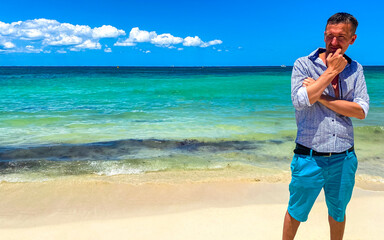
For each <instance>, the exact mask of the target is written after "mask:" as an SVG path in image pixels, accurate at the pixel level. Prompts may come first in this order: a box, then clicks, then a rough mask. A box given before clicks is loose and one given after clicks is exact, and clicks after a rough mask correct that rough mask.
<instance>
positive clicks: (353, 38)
mask: <svg viewBox="0 0 384 240" xmlns="http://www.w3.org/2000/svg"><path fill="white" fill-rule="evenodd" d="M356 38H357V35H356V34H354V35H353V36H352V39H351V42H350V43H349V45H352V44H353V43H354V42H355V41H356Z"/></svg>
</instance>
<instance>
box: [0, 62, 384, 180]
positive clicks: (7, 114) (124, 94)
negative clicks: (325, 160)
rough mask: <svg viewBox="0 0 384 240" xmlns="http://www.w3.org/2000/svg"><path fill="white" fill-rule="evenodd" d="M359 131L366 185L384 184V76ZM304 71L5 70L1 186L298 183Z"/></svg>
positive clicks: (373, 79)
mask: <svg viewBox="0 0 384 240" xmlns="http://www.w3.org/2000/svg"><path fill="white" fill-rule="evenodd" d="M364 69H365V77H366V82H367V86H368V92H369V95H370V112H369V115H368V117H367V119H365V120H357V119H354V120H353V123H354V126H355V145H356V153H357V155H358V159H359V169H358V177H357V178H358V180H360V181H365V182H368V183H383V184H384V147H383V146H384V145H383V143H384V121H383V119H384V98H383V97H382V96H383V95H384V67H373V66H367V67H365V68H364ZM291 71H292V67H119V68H117V67H0V96H1V97H0V182H35V181H38V182H40V181H49V180H52V179H57V178H70V177H73V176H76V177H82V176H84V177H85V176H88V177H89V176H117V175H119V176H121V175H124V176H135V177H136V178H137V177H139V178H140V176H145V174H148V173H156V172H172V171H195V170H198V171H202V172H204V171H214V172H217V173H220V171H221V170H225V169H227V170H228V169H232V170H234V171H237V172H238V173H239V174H240V175H241V172H242V171H244V172H247V171H248V170H250V169H251V173H252V174H251V176H252V177H254V178H255V179H258V180H267V181H279V180H281V179H284V178H286V177H287V176H288V177H289V172H290V168H289V165H290V161H291V158H292V155H293V153H292V150H293V148H294V139H295V136H296V123H295V118H294V108H293V106H292V104H291V99H290V76H291Z"/></svg>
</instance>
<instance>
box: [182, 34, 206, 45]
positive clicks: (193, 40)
mask: <svg viewBox="0 0 384 240" xmlns="http://www.w3.org/2000/svg"><path fill="white" fill-rule="evenodd" d="M201 44H203V41H201V39H200V38H199V37H198V36H195V37H186V38H184V42H183V45H184V46H187V47H191V46H194V47H196V46H200V45H201Z"/></svg>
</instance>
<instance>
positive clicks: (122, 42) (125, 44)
mask: <svg viewBox="0 0 384 240" xmlns="http://www.w3.org/2000/svg"><path fill="white" fill-rule="evenodd" d="M113 46H119V47H133V46H136V43H134V42H132V40H131V39H129V38H128V39H126V40H121V39H119V40H118V41H117V42H116V43H115V44H113Z"/></svg>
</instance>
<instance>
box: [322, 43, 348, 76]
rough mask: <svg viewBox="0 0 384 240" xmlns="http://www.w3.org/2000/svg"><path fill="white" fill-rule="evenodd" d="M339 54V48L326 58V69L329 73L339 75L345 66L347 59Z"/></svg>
mask: <svg viewBox="0 0 384 240" xmlns="http://www.w3.org/2000/svg"><path fill="white" fill-rule="evenodd" d="M340 53H341V48H339V49H337V50H336V52H335V53H330V54H328V56H327V67H328V69H329V70H330V71H334V72H335V73H337V74H339V73H341V72H342V71H343V70H344V68H345V66H347V63H348V61H347V59H345V58H344V56H343V55H342V54H340Z"/></svg>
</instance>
